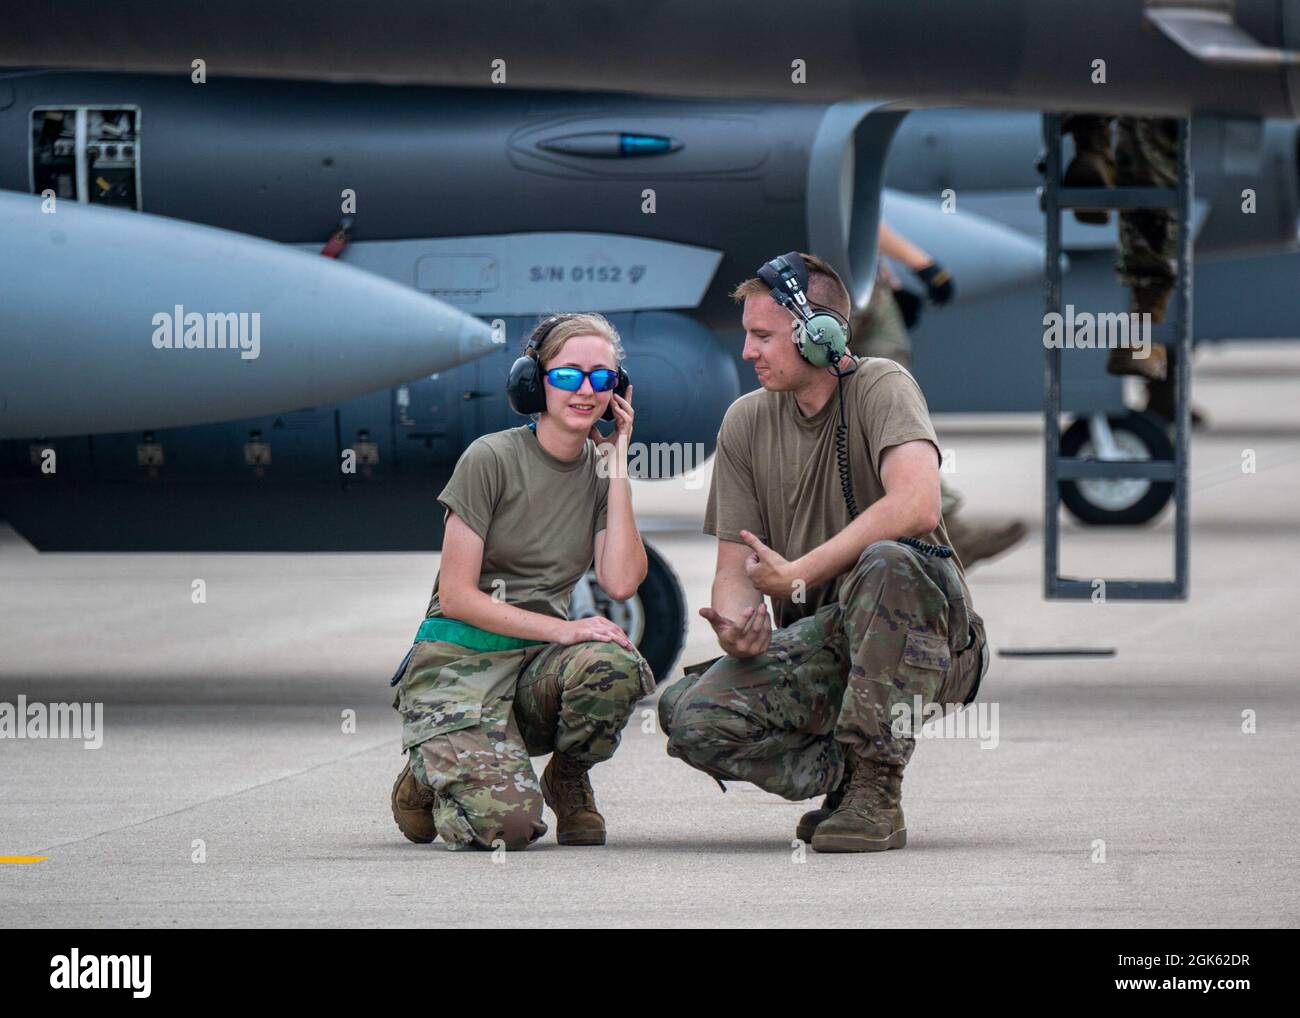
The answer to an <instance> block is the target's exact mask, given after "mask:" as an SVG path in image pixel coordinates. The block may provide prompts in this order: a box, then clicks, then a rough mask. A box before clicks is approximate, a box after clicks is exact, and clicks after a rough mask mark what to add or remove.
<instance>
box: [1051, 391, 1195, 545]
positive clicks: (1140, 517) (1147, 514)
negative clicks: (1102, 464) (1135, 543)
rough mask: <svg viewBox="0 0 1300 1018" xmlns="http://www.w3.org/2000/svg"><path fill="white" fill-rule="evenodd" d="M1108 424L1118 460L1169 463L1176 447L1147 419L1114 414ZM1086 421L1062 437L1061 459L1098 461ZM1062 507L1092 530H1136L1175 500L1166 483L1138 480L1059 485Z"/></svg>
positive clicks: (1137, 414)
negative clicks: (1110, 528) (1139, 525)
mask: <svg viewBox="0 0 1300 1018" xmlns="http://www.w3.org/2000/svg"><path fill="white" fill-rule="evenodd" d="M1106 420H1107V421H1108V423H1109V424H1110V433H1111V436H1112V437H1113V441H1114V446H1115V451H1117V452H1118V453H1119V458H1121V459H1135V460H1172V459H1173V458H1174V446H1173V443H1172V442H1170V441H1169V436H1168V435H1167V434H1166V433H1165V429H1164V428H1163V427H1162V426H1161V425H1160V424H1159V423H1158V422H1157V421H1156V419H1155V418H1153V417H1152V416H1151V415H1149V414H1144V413H1132V412H1130V413H1127V414H1122V415H1120V414H1115V415H1111V416H1109V417H1107V418H1106ZM1096 446H1097V443H1095V442H1094V439H1093V435H1092V423H1091V420H1090V418H1088V417H1080V418H1079V419H1078V420H1076V421H1075V422H1074V423H1073V424H1071V425H1070V426H1069V427H1068V428H1066V429H1065V432H1064V433H1063V434H1062V435H1061V455H1062V456H1073V457H1076V458H1078V459H1093V460H1095V459H1100V458H1101V456H1100V455H1099V454H1098V450H1097V447H1096ZM1060 486H1061V502H1062V503H1064V505H1065V507H1066V508H1067V509H1068V510H1070V512H1071V514H1072V515H1073V516H1074V517H1075V518H1076V519H1078V520H1079V521H1080V522H1082V523H1089V524H1092V525H1094V526H1134V525H1136V524H1139V523H1146V522H1147V521H1148V520H1151V519H1154V518H1155V517H1156V516H1157V515H1159V513H1160V510H1162V509H1163V508H1164V507H1165V505H1166V503H1168V501H1169V499H1170V498H1171V497H1172V496H1173V493H1174V486H1173V484H1172V483H1171V482H1169V481H1149V480H1146V479H1145V478H1141V477H1123V478H1096V479H1089V480H1079V481H1061V482H1060Z"/></svg>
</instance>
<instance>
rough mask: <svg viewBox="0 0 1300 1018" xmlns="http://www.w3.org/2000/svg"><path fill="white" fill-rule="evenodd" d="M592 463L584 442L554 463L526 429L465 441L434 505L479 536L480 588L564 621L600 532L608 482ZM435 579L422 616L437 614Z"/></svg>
mask: <svg viewBox="0 0 1300 1018" xmlns="http://www.w3.org/2000/svg"><path fill="white" fill-rule="evenodd" d="M599 458H600V454H599V453H598V452H597V451H596V443H595V442H593V441H592V440H591V439H588V440H587V443H586V445H584V446H583V449H582V455H581V456H579V457H578V458H577V459H575V460H571V461H569V462H565V461H564V460H560V459H556V458H555V457H554V456H552V455H551V454H550V453H549V452H547V451H546V450H545V449H543V448H542V446H541V443H540V442H538V440H537V436H536V435H535V434H533V432H532V431H531V430H530V429H529V428H528V427H527V426H526V425H525V426H524V427H521V428H511V429H509V430H508V431H497V432H494V433H492V434H490V435H483V436H482V437H480V438H476V439H475V440H474V441H473V442H471V443H470V445H469V448H467V449H466V450H465V451H464V452H463V453H462V454H461V457H460V459H459V460H458V461H457V463H456V469H455V471H454V472H453V473H452V475H451V480H449V481H448V482H447V486H446V487H445V488H443V489H442V494H440V495H439V496H438V501H439V502H440V503H442V505H443V507H444V508H446V509H447V511H448V513H453V512H454V513H455V514H456V515H457V516H459V517H460V518H461V519H462V520H464V521H465V523H466V524H467V525H468V526H469V528H470V529H471V530H473V531H474V533H476V534H478V536H479V537H481V538H482V539H483V567H482V570H481V571H480V572H479V580H478V588H479V590H481V591H483V592H484V593H485V594H491V593H493V592H494V591H496V590H498V589H499V590H502V591H503V593H504V596H505V602H506V603H507V604H512V605H515V606H517V607H519V608H523V609H525V610H527V611H534V612H540V613H542V614H543V615H552V616H554V617H556V618H561V619H563V618H568V615H569V595H570V594H571V593H572V592H573V588H574V586H575V585H576V584H577V582H578V580H579V579H580V578H581V577H582V574H583V573H585V572H586V571H587V570H588V569H589V568H591V563H592V561H593V559H594V557H595V537H596V534H597V532H598V531H601V530H604V529H605V513H606V507H607V503H608V499H609V478H608V477H600V476H599V475H598V474H597V472H596V464H597V462H598V460H599ZM445 518H446V517H445V516H444V519H445ZM441 578H442V573H441V571H440V572H439V573H438V577H437V578H436V579H435V580H434V582H433V597H432V598H430V600H429V610H428V611H427V612H426V613H425V617H426V618H434V617H435V616H442V615H443V611H442V609H441V607H440V606H439V604H438V580H439V579H441ZM497 581H500V582H499V583H498V582H497ZM502 583H504V587H503V586H501V584H502Z"/></svg>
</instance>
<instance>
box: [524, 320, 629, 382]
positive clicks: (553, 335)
mask: <svg viewBox="0 0 1300 1018" xmlns="http://www.w3.org/2000/svg"><path fill="white" fill-rule="evenodd" d="M557 320H558V324H556V325H555V326H554V327H552V328H551V331H550V332H548V333H546V338H545V339H544V340H542V345H541V346H540V347H538V348H537V351H536V353H535V354H534V356H536V358H537V362H538V364H539V365H540V366H541V367H542V368H545V367H546V365H547V363H548V362H549V361H551V360H553V359H554V358H555V356H556V355H557V354H558V353H559V352H560V349H561V348H562V347H563V346H564V344H565V343H567V342H568V341H569V340H570V339H572V338H573V337H574V336H600V337H601V338H603V339H607V340H609V345H610V346H612V347H613V348H614V367H618V366H619V365H620V364H622V363H623V357H624V353H623V341H622V340H621V339H620V338H619V335H618V329H616V328H614V326H613V325H611V324H610V322H609V319H607V318H606V317H605V316H604V315H598V314H596V312H594V311H583V312H578V313H568V314H554V315H547V316H546V317H545V318H543V319H542V320H541V321H540V322H538V323H537V325H536V326H535V327H534V328H533V332H532V335H530V336H529V337H528V343H527V344H526V346H525V352H526V351H527V348H528V346H531V344H532V342H533V340H534V339H535V338H536V337H538V336H540V335H541V334H542V333H543V332H546V329H547V327H548V326H551V323H552V322H555V321H557Z"/></svg>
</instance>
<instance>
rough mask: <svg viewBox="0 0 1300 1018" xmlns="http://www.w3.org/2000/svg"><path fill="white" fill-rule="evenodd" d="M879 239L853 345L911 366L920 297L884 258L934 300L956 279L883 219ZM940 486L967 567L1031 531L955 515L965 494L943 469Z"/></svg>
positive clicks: (858, 351)
mask: <svg viewBox="0 0 1300 1018" xmlns="http://www.w3.org/2000/svg"><path fill="white" fill-rule="evenodd" d="M879 241H880V255H881V257H880V258H879V259H878V260H877V269H876V283H875V286H874V287H873V288H872V290H871V299H870V300H869V301H868V302H867V305H866V307H864V308H862V309H861V310H856V311H855V312H854V314H853V315H852V317H851V318H850V326H851V336H850V347H849V349H850V352H851V353H852V354H853V355H854V356H855V357H886V358H888V359H889V360H892V361H894V362H896V363H898V364H901V365H902V366H903V367H904V368H906V369H907V370H908V371H911V370H912V338H911V335H910V331H909V330H910V329H911V328H912V326H913V325H914V324H915V323H916V322H917V321H919V320H920V315H921V300H920V298H919V297H916V296H914V295H913V294H912V293H911V292H910V291H908V290H905V289H903V288H902V286H901V285H900V284H899V282H898V280H897V278H896V277H895V276H894V274H893V273H892V272H891V271H890V270H889V267H888V266H887V264H886V262H885V258H886V257H888V258H892V259H894V260H895V261H897V262H899V263H901V264H903V265H905V266H907V268H908V269H910V270H912V271H913V272H915V273H917V275H918V278H919V279H921V281H922V282H923V283H925V284H926V287H927V292H928V295H929V297H930V300H931V301H932V302H933V303H935V304H945V303H947V302H948V301H949V300H951V299H952V297H953V293H954V291H955V286H956V284H955V283H954V281H953V279H952V276H951V274H950V273H949V272H948V271H947V270H946V269H944V268H942V267H941V266H940V265H939V264H938V263H937V262H936V261H935V260H934V259H933V258H931V257H930V255H929V254H928V253H927V252H926V251H924V250H922V249H921V248H920V247H918V246H917V245H916V244H914V243H912V242H911V241H910V240H908V239H907V238H906V237H904V236H903V235H902V234H900V233H898V231H896V230H893V229H891V228H890V227H888V226H886V225H885V224H884V223H883V222H882V223H881V224H880V229H879ZM922 273H924V275H922ZM931 281H938V282H937V285H936V286H931V285H930V283H931ZM905 297H906V299H904V298H905ZM939 489H940V494H941V496H942V498H943V518H944V523H945V524H946V525H947V527H948V536H949V537H950V538H951V539H952V546H953V548H954V549H955V550H956V552H957V555H958V557H959V558H960V559H961V562H962V565H963V566H964V567H965V568H967V569H969V568H970V567H971V566H973V565H975V563H976V562H980V561H983V560H985V559H990V558H994V557H996V556H998V555H1001V554H1002V553H1003V552H1006V551H1010V550H1011V549H1012V548H1014V547H1015V546H1016V545H1017V544H1019V543H1020V542H1021V541H1023V540H1024V539H1025V536H1026V535H1027V534H1028V533H1029V529H1028V528H1027V527H1026V526H1025V524H1024V523H1023V522H1022V521H1020V520H1007V521H1005V522H1002V523H993V524H989V523H972V522H970V521H969V520H968V519H964V518H959V517H958V516H957V515H956V514H957V510H958V509H959V508H960V506H961V502H962V497H961V494H960V493H959V492H958V491H956V490H955V489H954V488H953V487H952V486H951V485H949V484H948V482H947V481H946V480H944V478H943V476H942V474H941V475H940V477H939Z"/></svg>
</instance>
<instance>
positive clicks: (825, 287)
mask: <svg viewBox="0 0 1300 1018" xmlns="http://www.w3.org/2000/svg"><path fill="white" fill-rule="evenodd" d="M799 257H800V258H802V259H803V263H804V265H805V266H807V268H808V300H809V301H811V302H812V303H813V304H817V305H819V306H821V307H824V308H830V309H831V310H832V311H838V312H839V313H840V314H841V315H843V316H844V317H845V318H847V317H848V316H849V314H850V313H851V312H852V307H851V305H852V301H851V299H850V297H849V288H848V287H847V286H845V285H844V280H842V279H841V278H840V274H839V273H838V272H836V271H835V270H834V269H833V268H831V266H830V263H829V262H826V261H824V260H822V259H821V258H818V257H817V256H816V255H814V254H804V252H802V251H800V252H799ZM771 292H772V288H771V287H770V286H768V285H767V284H766V283H764V282H763V281H762V280H761V279H759V278H758V277H757V276H752V277H750V278H749V279H746V280H745V281H744V282H743V283H741V284H740V285H739V286H737V287H736V288H735V289H734V290H732V291H731V299H732V300H734V301H735V302H736V303H737V304H743V303H745V298H746V297H753V296H756V295H758V294H762V295H764V296H766V295H767V294H769V293H771Z"/></svg>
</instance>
